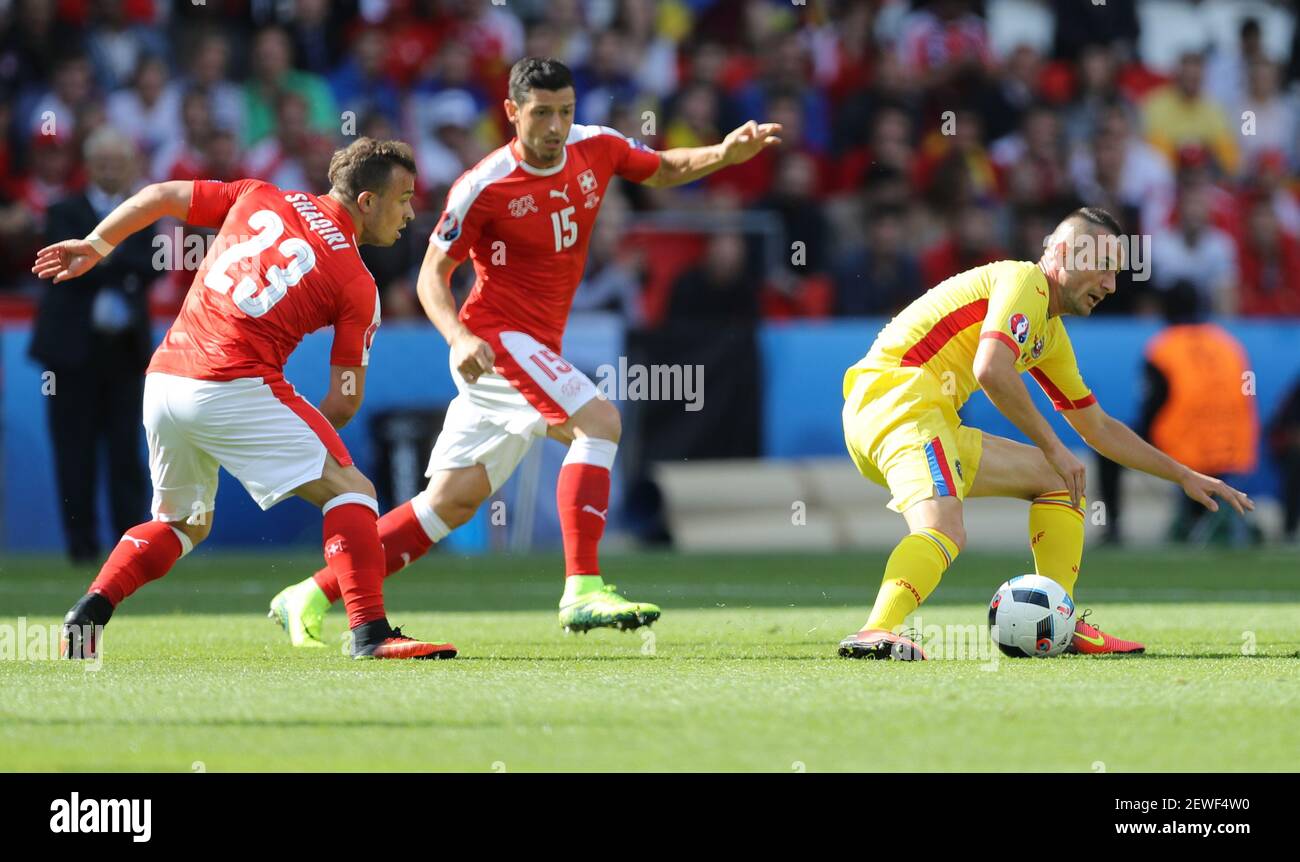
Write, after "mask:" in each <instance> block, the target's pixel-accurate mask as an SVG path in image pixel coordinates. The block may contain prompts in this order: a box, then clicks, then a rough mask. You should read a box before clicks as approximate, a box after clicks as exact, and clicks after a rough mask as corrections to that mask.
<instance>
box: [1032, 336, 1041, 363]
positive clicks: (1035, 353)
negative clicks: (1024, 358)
mask: <svg viewBox="0 0 1300 862" xmlns="http://www.w3.org/2000/svg"><path fill="white" fill-rule="evenodd" d="M1029 355H1030V356H1032V357H1033V358H1034V359H1037V358H1038V357H1040V356H1042V355H1043V336H1041V335H1035V336H1034V346H1033V347H1032V348H1031V349H1030V351H1029Z"/></svg>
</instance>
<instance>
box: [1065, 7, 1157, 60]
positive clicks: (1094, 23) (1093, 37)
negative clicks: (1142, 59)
mask: <svg viewBox="0 0 1300 862" xmlns="http://www.w3.org/2000/svg"><path fill="white" fill-rule="evenodd" d="M1052 20H1053V22H1054V24H1055V35H1054V36H1053V38H1052V56H1053V57H1056V58H1057V59H1060V60H1076V59H1078V57H1079V55H1080V54H1081V53H1082V52H1083V51H1084V50H1085V49H1086V48H1088V47H1089V46H1092V45H1105V46H1109V47H1113V48H1116V49H1118V50H1119V51H1121V52H1122V54H1123V55H1125V56H1131V55H1132V53H1133V50H1134V48H1135V47H1136V46H1137V41H1138V33H1139V27H1138V16H1137V3H1136V0H1106V2H1105V3H1092V2H1089V3H1079V2H1077V0H1052Z"/></svg>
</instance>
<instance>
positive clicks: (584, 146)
mask: <svg viewBox="0 0 1300 862" xmlns="http://www.w3.org/2000/svg"><path fill="white" fill-rule="evenodd" d="M575 100H576V95H575V92H574V87H573V76H572V75H571V73H570V72H569V70H568V69H567V68H566V67H565V66H564V65H563V64H562V63H560V62H558V61H556V60H553V59H542V58H536V57H529V58H525V59H523V60H520V61H519V62H518V63H516V64H515V66H514V67H513V68H512V69H511V72H510V92H509V98H507V99H506V100H505V103H504V107H505V111H506V116H507V118H508V119H509V121H510V123H511V124H512V125H513V126H514V129H515V135H516V136H515V138H514V140H512V141H511V142H510V143H509V144H507V145H506V146H504V147H501V148H500V149H498V150H496V151H495V152H493V153H491V154H490V155H488V156H487V157H486V158H484V159H483V160H482V161H481V162H479V163H478V164H477V165H475V166H474V167H473V168H471V169H470V170H469V171H467V172H465V173H464V174H463V175H462V176H461V177H460V178H459V179H458V180H457V181H456V182H455V183H454V184H453V185H452V187H451V190H450V192H449V193H448V196H447V205H446V208H445V211H444V212H443V214H442V217H441V218H440V220H439V221H438V225H437V227H436V228H435V229H434V232H433V236H432V237H430V240H429V248H428V252H427V253H426V255H425V258H424V263H423V265H422V267H421V269H420V276H419V279H418V284H417V289H418V291H419V296H420V302H421V304H422V305H423V306H424V309H425V312H426V314H428V316H429V319H430V320H431V321H432V322H433V324H434V325H435V326H436V327H437V328H438V331H439V332H440V333H442V335H443V337H444V338H446V339H447V342H448V343H449V344H450V345H451V356H450V362H451V368H452V376H453V378H454V379H455V380H456V385H457V387H458V388H459V390H460V391H459V394H458V395H457V397H456V398H455V399H454V400H453V401H452V402H451V404H450V406H449V407H448V409H447V417H446V420H445V422H444V424H443V428H442V433H441V434H440V435H439V437H438V440H437V442H436V443H435V444H434V448H433V453H432V456H431V457H430V460H429V468H428V471H427V472H426V475H427V476H428V477H429V486H428V488H427V489H426V490H425V491H423V492H422V493H420V494H418V495H416V496H415V497H414V498H413V499H411V500H410V501H408V502H406V503H404V504H402V505H401V506H399V507H398V508H396V509H394V510H393V511H391V512H389V513H387V514H386V515H384V517H383V518H381V519H380V521H379V533H380V538H381V540H382V541H383V544H384V555H385V559H386V565H387V572H388V574H392V573H393V572H396V571H398V570H399V569H401V568H403V567H404V566H406V565H407V564H409V563H410V562H412V561H413V560H415V559H417V558H419V557H420V556H422V555H423V554H424V553H425V552H427V551H428V550H429V548H430V547H432V545H433V544H434V543H435V542H437V541H439V540H441V539H442V538H443V537H444V536H446V535H447V534H448V533H449V532H450V531H451V530H453V529H455V528H456V527H457V526H459V525H461V524H463V523H465V522H466V521H468V520H469V519H470V517H472V516H473V514H474V512H475V511H476V510H477V509H478V507H479V506H480V505H482V503H483V501H484V500H486V499H487V498H488V497H489V496H490V495H491V494H492V493H493V492H494V491H496V490H497V489H498V488H500V487H501V485H502V484H503V483H504V482H505V481H506V479H507V478H509V476H510V474H511V472H513V471H514V469H515V467H516V466H518V464H519V462H520V461H521V460H522V459H523V457H524V455H525V454H526V453H527V451H528V449H529V447H531V446H532V444H533V442H534V441H535V440H536V439H537V438H539V437H542V436H549V437H551V438H553V439H556V440H559V441H561V442H563V443H565V444H567V445H568V447H569V452H568V455H567V456H566V457H565V459H564V465H563V467H562V468H561V470H560V478H559V483H558V487H557V489H556V503H557V506H558V510H559V516H560V528H561V532H562V535H563V542H564V559H565V571H566V575H567V577H566V578H565V589H564V594H563V597H562V598H561V600H560V624H561V625H562V626H564V627H565V628H566V629H569V630H572V631H587V630H588V629H591V628H596V627H601V626H607V627H616V628H621V629H630V628H636V627H638V626H640V625H645V624H647V623H651V622H653V621H654V620H656V619H658V617H659V614H660V611H659V608H658V607H656V606H655V605H652V604H647V603H638V602H630V601H628V600H626V599H624V598H623V597H622V596H620V595H619V594H618V593H617V592H616V591H615V590H614V587H613V586H611V585H607V584H605V583H604V581H603V580H602V578H601V573H600V565H599V561H598V555H597V547H598V545H599V542H600V539H601V535H602V534H603V532H604V530H605V513H606V512H607V510H608V507H609V487H610V469H611V468H612V466H613V464H614V455H615V452H616V451H617V448H618V441H619V434H620V431H621V424H620V420H619V414H618V410H617V409H616V408H615V407H614V406H613V405H612V404H610V403H609V401H607V400H606V399H604V398H602V397H599V396H598V393H597V390H596V387H595V384H593V383H592V381H591V380H590V379H589V378H588V377H587V376H586V375H585V374H583V373H582V372H581V371H579V370H578V369H577V368H575V367H574V366H573V364H572V363H570V362H567V361H565V359H564V356H563V350H562V349H561V338H562V336H563V334H564V324H565V321H566V320H567V318H568V314H569V306H570V304H571V302H572V300H573V294H574V291H575V290H576V289H577V287H578V282H579V281H580V280H581V278H582V272H583V268H584V266H585V265H586V259H587V243H588V242H589V240H590V239H591V232H592V226H593V224H594V222H595V220H596V214H597V213H598V212H599V211H600V204H601V201H602V199H603V198H604V196H605V195H606V194H608V193H609V184H610V181H611V180H612V179H614V178H615V177H622V178H624V179H627V180H631V181H632V182H636V183H643V184H645V185H649V186H657V187H664V186H675V185H681V184H683V183H689V182H692V181H694V180H697V179H699V178H700V177H703V176H705V175H707V174H710V173H712V172H714V171H716V170H718V169H719V168H723V167H726V166H728V165H734V164H739V163H741V162H745V161H748V160H749V159H751V158H753V157H754V156H756V155H757V154H758V153H760V152H762V151H763V150H764V149H766V148H768V147H771V146H774V145H776V144H779V143H780V141H781V139H780V138H779V137H778V135H779V133H780V132H781V127H780V125H778V124H775V123H765V124H758V123H755V122H752V121H751V122H748V123H746V124H744V125H743V126H741V127H740V128H738V129H736V130H734V131H733V132H731V133H730V134H728V135H727V136H726V138H725V139H724V140H723V141H722V142H721V143H719V144H716V145H714V146H707V147H690V148H678V149H672V150H666V151H663V152H655V151H653V150H650V149H648V148H647V147H645V146H644V145H642V144H640V143H639V142H637V141H634V140H630V139H628V138H625V137H623V135H621V134H619V133H618V132H616V131H614V130H613V129H609V128H605V127H602V126H581V125H575V124H574V122H573V112H574V103H575ZM466 258H470V259H472V260H473V261H474V272H475V275H476V276H477V283H476V284H475V285H474V289H473V290H472V291H471V293H470V296H469V298H468V299H467V300H466V301H465V304H464V307H463V308H462V309H461V310H460V313H459V314H457V311H456V304H455V301H454V299H453V298H452V295H451V289H450V286H449V281H450V278H451V274H452V271H453V270H455V269H456V267H458V266H460V264H461V263H463V262H464V261H465V259H466ZM338 596H339V586H338V584H337V579H336V578H335V576H334V574H333V573H332V572H331V571H330V570H328V569H323V570H321V571H319V572H317V573H316V574H315V575H314V576H313V577H312V578H309V579H308V580H305V581H303V582H302V583H299V584H295V585H293V586H291V587H288V588H286V589H285V590H284V591H283V592H281V593H280V595H278V596H277V597H276V599H275V600H274V602H273V607H278V608H280V609H283V611H284V612H285V613H286V615H287V616H288V617H289V618H290V619H291V620H292V621H293V622H292V625H291V626H289V634H290V637H291V639H292V641H293V642H294V643H296V644H301V643H308V642H311V641H312V640H315V639H316V638H318V637H319V632H320V622H321V619H322V618H323V616H324V613H325V611H326V610H328V608H329V604H330V603H331V602H333V601H335V600H337V598H338Z"/></svg>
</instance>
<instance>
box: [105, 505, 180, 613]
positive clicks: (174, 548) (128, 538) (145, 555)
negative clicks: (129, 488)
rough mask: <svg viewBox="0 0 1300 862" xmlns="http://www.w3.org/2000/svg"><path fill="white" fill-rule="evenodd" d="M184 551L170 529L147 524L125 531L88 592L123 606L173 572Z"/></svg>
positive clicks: (169, 526)
mask: <svg viewBox="0 0 1300 862" xmlns="http://www.w3.org/2000/svg"><path fill="white" fill-rule="evenodd" d="M184 550H185V548H184V546H183V545H182V544H181V540H180V538H179V537H178V536H177V535H176V531H175V530H173V529H172V528H171V525H169V524H167V523H166V522H165V521H148V522H147V523H144V524H139V525H137V526H134V527H132V528H131V529H129V530H127V531H126V535H124V536H122V539H121V540H120V541H119V542H118V543H117V547H115V548H114V549H113V553H111V554H109V555H108V560H106V561H105V562H104V567H103V568H102V569H100V570H99V574H98V575H97V576H96V577H95V580H94V582H93V583H92V584H91V585H90V589H89V590H88V591H87V592H92V593H99V594H101V595H102V596H103V597H104V598H106V599H108V600H109V601H110V602H112V603H113V607H117V606H118V605H119V604H121V602H122V600H123V599H125V598H126V597H127V596H129V595H131V593H134V592H135V591H136V590H138V589H140V588H141V587H142V586H144V585H145V584H147V583H149V582H150V581H156V580H158V579H159V578H161V577H162V576H163V575H165V574H167V573H168V572H169V571H171V567H172V566H174V565H176V561H177V560H179V559H180V558H181V553H182V551H184Z"/></svg>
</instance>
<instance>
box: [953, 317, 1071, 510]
mask: <svg viewBox="0 0 1300 862" xmlns="http://www.w3.org/2000/svg"><path fill="white" fill-rule="evenodd" d="M972 370H973V371H974V372H975V379H976V380H977V381H978V382H979V385H980V387H981V388H983V390H984V394H985V395H987V396H988V397H989V400H990V401H992V402H993V406H994V407H996V408H998V410H999V411H1000V412H1001V413H1002V415H1003V416H1005V417H1007V418H1008V419H1010V420H1011V422H1012V424H1013V425H1015V426H1016V427H1017V428H1019V429H1020V430H1021V431H1022V432H1023V433H1024V435H1025V436H1026V437H1028V438H1029V439H1030V440H1032V441H1033V442H1034V445H1035V446H1037V447H1038V448H1039V449H1041V450H1043V455H1044V457H1046V458H1047V463H1049V464H1051V465H1052V469H1053V470H1055V471H1056V473H1057V475H1058V476H1060V477H1061V480H1062V481H1063V482H1064V483H1065V488H1066V490H1068V491H1069V492H1070V502H1071V503H1073V504H1074V505H1075V506H1078V505H1079V499H1080V498H1081V497H1082V496H1083V493H1084V490H1085V487H1086V485H1087V473H1086V470H1085V468H1084V466H1083V462H1082V461H1080V460H1079V459H1078V458H1076V457H1074V453H1073V452H1071V451H1070V450H1069V449H1067V448H1066V447H1065V444H1064V443H1062V442H1061V438H1060V437H1057V436H1056V432H1055V431H1053V430H1052V426H1051V425H1049V424H1048V423H1047V420H1046V419H1045V418H1043V414H1041V413H1039V412H1038V408H1036V407H1034V402H1033V400H1031V399H1030V397H1029V390H1027V389H1025V383H1024V381H1023V380H1021V379H1020V375H1019V374H1018V373H1017V372H1016V364H1015V360H1014V359H1013V358H1012V353H1011V351H1010V349H1009V348H1008V347H1007V346H1006V345H1005V344H1003V343H1002V342H1001V341H998V340H996V339H993V338H985V339H981V340H980V345H979V348H978V349H977V350H976V351H975V363H974V367H973V369H972Z"/></svg>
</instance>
